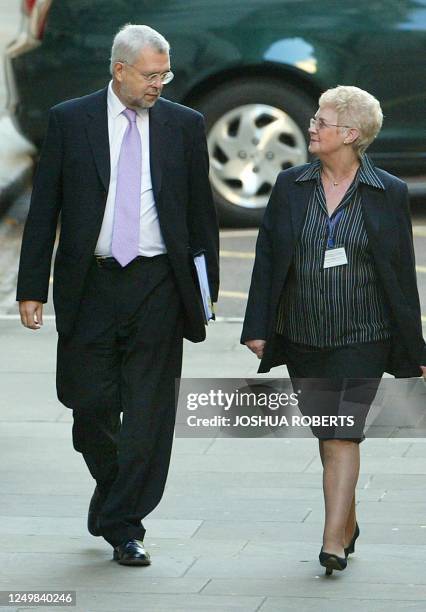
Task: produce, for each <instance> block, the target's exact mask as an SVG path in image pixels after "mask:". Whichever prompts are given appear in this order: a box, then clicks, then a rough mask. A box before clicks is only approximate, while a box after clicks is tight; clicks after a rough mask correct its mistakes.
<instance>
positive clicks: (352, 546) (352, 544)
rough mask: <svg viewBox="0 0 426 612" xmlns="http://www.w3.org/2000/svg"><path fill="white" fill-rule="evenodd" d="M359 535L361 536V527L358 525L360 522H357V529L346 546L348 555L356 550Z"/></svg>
mask: <svg viewBox="0 0 426 612" xmlns="http://www.w3.org/2000/svg"><path fill="white" fill-rule="evenodd" d="M358 536H359V527H358V523H355V531H354V534H353V536H352V540H351V541H350V542H349V544H348V545H347V546H346V548H345V556H346V557H347V556H348V555H350V554H352V553H353V552H355V540H356V539H357V537H358Z"/></svg>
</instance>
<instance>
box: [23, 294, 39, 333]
mask: <svg viewBox="0 0 426 612" xmlns="http://www.w3.org/2000/svg"><path fill="white" fill-rule="evenodd" d="M19 314H20V315H21V323H22V325H23V326H24V327H28V329H40V327H41V326H42V325H43V302H33V301H32V300H23V301H22V302H19Z"/></svg>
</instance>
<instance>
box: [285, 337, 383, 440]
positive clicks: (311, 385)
mask: <svg viewBox="0 0 426 612" xmlns="http://www.w3.org/2000/svg"><path fill="white" fill-rule="evenodd" d="M283 342H285V346H286V362H287V369H288V372H289V375H290V378H291V381H292V386H293V390H294V392H295V393H297V394H298V399H299V402H298V405H299V409H300V411H301V413H302V415H303V416H309V417H311V418H312V421H313V422H315V423H316V424H315V425H312V426H311V430H312V433H313V434H314V436H315V437H317V438H318V439H320V440H330V439H331V440H332V439H335V440H336V439H343V440H352V441H353V442H358V443H359V442H362V441H363V440H364V439H365V436H364V426H365V421H366V418H367V415H368V412H369V410H370V407H371V404H372V402H373V401H374V398H375V396H376V394H377V389H378V387H379V384H380V380H381V378H382V376H383V373H384V371H385V367H386V362H387V359H388V355H389V351H390V346H391V341H390V340H381V341H378V342H364V343H358V344H350V345H347V346H344V347H338V348H318V347H313V346H306V345H303V344H297V343H294V342H291V341H289V340H288V339H285V340H284V339H283Z"/></svg>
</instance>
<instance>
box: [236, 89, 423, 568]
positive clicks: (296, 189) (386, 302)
mask: <svg viewBox="0 0 426 612" xmlns="http://www.w3.org/2000/svg"><path fill="white" fill-rule="evenodd" d="M382 121H383V115H382V111H381V108H380V104H379V102H378V101H377V100H376V99H375V98H374V97H373V96H371V95H370V94H369V93H367V92H366V91H363V90H361V89H359V88H357V87H349V86H339V87H336V88H333V89H329V90H328V91H326V92H325V93H324V94H323V95H322V96H321V97H320V99H319V109H318V111H317V112H316V114H315V117H313V118H312V119H311V123H310V128H309V134H310V144H309V151H310V153H312V154H313V155H315V156H316V160H315V161H314V162H312V163H310V164H306V165H304V166H299V167H295V168H291V169H289V170H285V171H284V172H281V173H280V174H279V176H278V178H277V181H276V184H275V186H274V189H273V191H272V194H271V198H270V201H269V203H268V206H267V208H266V211H265V215H264V219H263V223H262V226H261V228H260V231H259V236H258V240H257V246H256V259H255V264H254V269H253V275H252V281H251V287H250V293H249V298H248V304H247V310H246V315H245V320H244V327H243V332H242V337H241V342H242V343H244V344H246V345H247V346H248V348H249V349H250V350H251V351H253V352H254V353H255V354H256V355H257V356H258V358H259V359H261V360H262V361H261V364H260V367H259V372H268V371H269V370H270V368H271V367H273V366H276V365H280V364H284V363H286V364H287V368H288V371H289V374H290V377H291V378H292V381H293V385H294V386H295V388H298V389H303V391H304V394H303V397H304V398H305V399H304V400H303V402H302V403H301V405H300V408H301V411H302V412H303V413H304V414H306V413H308V414H312V413H315V412H316V413H317V414H318V412H319V413H321V414H323V415H324V410H323V409H321V407H319V404H318V401H317V400H318V397H320V395H321V393H319V392H323V397H325V398H326V403H327V406H326V408H325V410H326V412H327V414H329V415H330V414H334V415H335V414H338V413H339V412H341V410H342V397H346V399H348V398H349V400H348V402H347V403H349V404H351V402H352V405H355V404H356V405H358V407H360V406H363V408H362V407H361V408H360V409H359V410H358V417H359V419H358V423H357V425H358V431H355V432H352V435H351V434H350V433H348V431H347V430H345V431H343V432H342V430H340V432H339V431H338V430H337V429H336V428H335V427H328V426H324V427H319V428H313V432H314V434H315V435H316V436H317V437H318V438H319V448H320V454H321V460H322V463H323V469H324V480H323V485H324V499H325V527H324V536H323V548H322V549H321V553H320V563H321V564H322V565H323V566H325V567H326V572H327V573H328V574H330V573H331V572H332V570H333V569H338V570H342V569H344V568H345V567H346V565H347V561H346V559H347V556H348V554H350V553H351V552H353V551H354V547H355V540H356V538H357V537H358V535H359V528H358V524H357V521H356V516H355V487H356V482H357V479H358V473H359V442H361V441H362V439H363V438H364V436H363V433H362V428H363V423H364V421H365V417H366V412H367V411H368V407H369V405H370V404H371V402H372V400H373V399H374V396H375V393H376V390H377V386H378V382H379V381H380V378H381V377H382V375H383V373H384V372H389V373H391V374H393V375H395V376H397V377H411V376H421V375H423V376H426V347H425V343H424V340H423V337H422V327H421V315H420V304H419V296H418V290H417V283H416V272H415V261H414V250H413V240H412V229H411V221H410V214H409V205H408V191H407V186H406V184H405V183H404V182H403V181H401V180H399V179H398V178H396V177H394V176H392V175H390V174H388V173H387V172H385V171H384V170H381V169H379V168H375V167H374V166H373V165H372V163H371V161H370V160H369V158H368V157H367V156H366V155H365V151H366V149H367V147H368V146H369V144H370V143H371V142H372V141H373V140H374V138H375V137H376V136H377V134H378V132H379V131H380V128H381V125H382ZM306 379H323V381H322V382H321V381H319V382H316V383H315V384H313V381H309V380H306ZM355 379H356V380H358V383H357V382H356V380H355ZM362 379H364V383H366V381H365V379H375V380H376V381H377V383H376V384H372V383H371V381H370V383H366V384H361V383H362ZM360 380H361V382H360ZM303 381H305V383H304V382H303ZM318 394H319V395H318ZM330 394H331V395H330ZM330 398H333V399H330Z"/></svg>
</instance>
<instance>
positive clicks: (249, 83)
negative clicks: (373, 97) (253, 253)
mask: <svg viewBox="0 0 426 612" xmlns="http://www.w3.org/2000/svg"><path fill="white" fill-rule="evenodd" d="M191 106H193V107H194V108H196V109H198V110H199V111H200V112H202V113H203V115H204V117H205V120H206V132H207V141H208V145H209V154H210V180H211V183H212V189H213V194H214V199H215V203H216V207H217V211H218V215H219V220H220V223H221V225H227V226H234V227H235V226H237V227H257V226H258V225H259V224H260V222H261V220H262V217H263V213H264V211H265V206H266V203H267V200H268V198H269V195H270V192H271V189H272V187H273V184H274V183H275V180H276V177H277V175H278V173H279V172H280V171H281V170H284V169H285V168H288V167H291V166H294V165H299V164H303V163H305V162H306V161H308V148H307V147H308V132H307V129H308V125H309V119H310V117H312V116H313V114H314V112H315V110H316V103H315V101H314V100H313V99H312V98H311V97H309V96H307V95H306V94H304V93H303V92H301V91H300V90H298V89H296V88H295V87H293V86H291V85H287V84H284V83H282V82H280V81H278V80H276V79H256V80H254V79H253V78H245V79H239V80H234V81H232V82H230V83H226V84H224V85H221V86H220V87H218V88H216V89H214V90H212V91H210V92H209V93H208V94H207V95H204V96H203V97H202V98H200V99H199V100H197V101H196V102H194V103H192V104H191ZM262 113H263V114H262ZM250 125H252V128H253V129H252V136H253V138H252V140H251V142H249V144H248V146H243V145H245V144H246V143H247V138H248V135H249V132H250V129H251V128H250ZM267 130H269V132H268V133H269V136H268V135H266V131H267ZM224 134H226V136H223V135H224ZM265 135H266V136H267V137H266V140H267V141H268V142H270V144H271V150H270V151H268V150H266V149H268V144H266V148H265V146H263V145H264V143H265V138H264V137H265ZM256 138H257V139H258V140H259V139H260V140H261V141H262V142H263V145H261V144H260V143H259V144H256V142H257V141H256ZM225 140H226V142H225ZM225 145H226V147H228V150H227V151H225V152H224V150H223V149H222V147H223V146H225ZM239 145H241V147H240V146H239ZM282 145H284V146H282ZM226 147H225V148H226ZM267 155H269V158H268V159H266V156H267ZM257 162H259V165H258V166H256V163H257ZM233 168H235V176H234V175H233V173H234V169H233ZM254 174H257V176H254ZM246 194H250V195H246Z"/></svg>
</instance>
